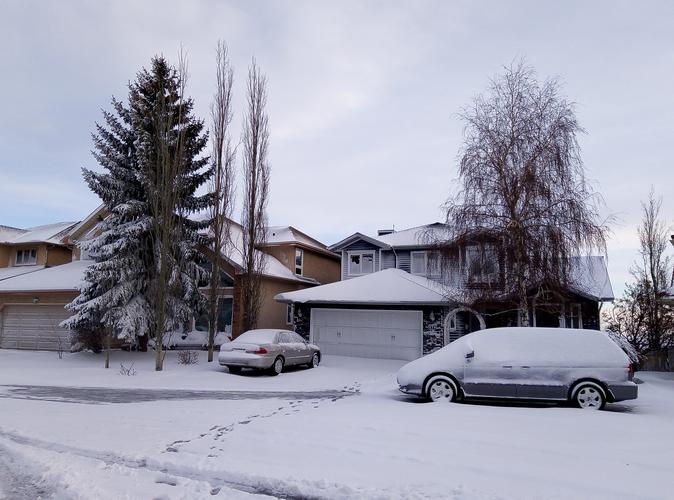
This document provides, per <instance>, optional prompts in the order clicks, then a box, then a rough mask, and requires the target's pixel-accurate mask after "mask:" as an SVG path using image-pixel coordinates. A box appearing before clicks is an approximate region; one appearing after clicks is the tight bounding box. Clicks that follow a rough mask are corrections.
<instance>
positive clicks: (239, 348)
mask: <svg viewBox="0 0 674 500" xmlns="http://www.w3.org/2000/svg"><path fill="white" fill-rule="evenodd" d="M218 362H219V363H220V364H221V365H222V366H226V367H227V368H228V369H229V371H230V372H231V373H238V372H240V371H241V368H254V369H257V370H268V371H269V373H270V374H272V375H278V374H279V373H281V372H282V371H283V368H284V367H285V366H295V365H307V366H308V367H309V368H314V367H316V366H318V364H319V363H320V362H321V351H320V349H319V348H318V346H317V345H314V344H309V343H308V342H307V341H306V340H304V339H303V338H302V337H301V336H300V335H298V334H297V333H295V332H291V331H288V330H273V329H266V330H248V331H247V332H244V333H242V334H241V335H239V336H238V337H237V338H235V339H234V340H233V341H231V342H229V343H227V344H223V345H222V346H221V347H220V354H219V355H218Z"/></svg>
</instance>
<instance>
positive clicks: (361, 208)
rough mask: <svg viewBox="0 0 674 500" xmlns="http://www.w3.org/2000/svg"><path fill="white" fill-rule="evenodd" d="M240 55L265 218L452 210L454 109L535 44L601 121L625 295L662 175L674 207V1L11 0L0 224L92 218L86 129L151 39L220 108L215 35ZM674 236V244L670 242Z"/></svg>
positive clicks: (322, 221)
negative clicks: (250, 79) (265, 135)
mask: <svg viewBox="0 0 674 500" xmlns="http://www.w3.org/2000/svg"><path fill="white" fill-rule="evenodd" d="M219 38H222V39H224V40H225V41H226V42H227V44H228V45H229V49H230V54H231V57H232V61H233V64H234V66H235V70H236V76H235V78H236V97H235V101H236V103H235V113H236V114H235V118H234V122H235V125H236V128H237V129H238V128H239V125H240V123H241V120H242V112H243V102H244V95H243V82H244V80H245V75H246V71H247V67H248V65H249V63H250V60H251V57H253V56H255V57H256V58H257V61H258V63H259V65H260V66H261V68H262V70H263V72H264V73H266V75H267V77H268V79H269V106H268V109H269V115H270V126H271V139H270V158H271V164H272V180H271V200H270V203H269V218H270V222H271V223H272V224H279V225H281V224H283V225H286V224H287V225H293V226H295V227H297V228H299V229H301V230H304V231H305V232H307V233H309V234H310V235H312V236H314V237H316V238H318V239H320V240H322V241H323V242H325V243H327V244H330V243H334V242H335V241H337V240H339V239H341V238H343V237H345V236H347V235H348V234H351V233H353V232H355V231H360V232H364V233H375V232H376V230H377V229H378V228H385V227H391V226H393V225H395V227H396V228H398V229H402V228H406V227H410V226H415V225H420V224H424V223H428V222H433V221H436V220H441V219H442V217H443V215H442V211H441V205H442V203H443V202H444V201H445V199H446V197H447V194H448V192H449V190H450V187H451V185H452V183H453V182H455V181H456V172H457V155H458V151H459V148H460V145H461V140H462V124H461V121H460V120H459V119H458V117H457V113H458V112H459V111H460V110H461V108H462V107H463V106H465V105H467V104H468V103H469V102H470V100H471V98H472V97H473V96H474V95H476V94H478V93H480V92H483V91H484V90H485V89H486V87H487V85H488V80H489V78H490V77H491V76H493V75H494V74H496V73H498V72H500V71H501V70H502V67H503V65H506V64H509V63H510V62H511V61H513V60H514V59H516V58H520V57H526V59H527V61H528V63H529V64H530V65H532V66H533V67H534V68H535V69H536V70H537V72H538V75H539V77H541V78H545V77H549V76H558V77H560V78H561V79H562V80H563V82H564V90H565V92H566V94H567V96H568V97H569V99H570V100H572V101H575V102H576V103H577V114H578V117H579V120H580V122H581V124H582V125H583V127H584V128H585V129H586V130H587V134H586V135H584V136H582V137H581V138H580V141H581V145H582V148H583V157H584V161H585V164H586V168H587V174H588V177H589V178H590V179H592V181H593V183H594V187H595V188H596V189H597V190H598V191H599V192H601V193H602V195H603V197H604V199H605V202H606V212H607V213H612V214H615V215H617V216H618V218H619V224H617V225H615V226H614V228H613V229H614V234H613V236H612V239H611V242H610V247H609V268H610V271H611V277H612V280H613V284H614V288H615V291H616V294H617V293H619V292H621V291H622V288H623V285H624V281H625V280H626V279H627V278H628V275H627V268H628V267H629V266H630V264H631V262H632V261H633V260H634V259H635V258H636V248H637V241H636V235H635V230H636V225H637V223H638V221H639V216H640V213H639V211H640V201H641V200H643V199H645V198H646V197H647V195H648V192H649V190H650V188H651V185H653V186H654V188H655V190H656V192H658V193H659V194H663V195H664V194H668V196H669V197H668V198H665V200H664V211H665V215H666V216H667V217H668V219H669V221H672V220H674V194H673V189H672V187H673V186H674V159H673V158H672V148H673V146H674V133H673V132H674V125H673V121H672V120H673V118H674V87H673V85H672V82H673V81H674V2H671V1H662V2H617V1H610V2H608V1H607V2H586V1H579V2H554V3H553V2H539V1H531V2H525V1H519V2H515V1H510V2H505V1H493V2H472V1H465V2H456V1H452V2H450V1H441V2H430V1H415V2H411V1H410V2H392V1H382V2H376V1H370V2H367V1H359V2H355V1H354V2H349V1H339V2H338V1H334V2H319V1H308V2H302V1H292V2H281V1H264V2H263V1H239V2H223V1H215V0H213V1H202V2H197V1H194V2H178V1H175V2H169V1H161V2H141V1H132V2H131V1H129V2H126V1H118V0H115V1H99V2H74V1H59V2H47V1H44V2H32V1H27V0H16V1H12V0H9V1H4V2H3V3H2V15H1V16H0V63H1V65H0V67H1V68H2V73H3V77H2V78H0V95H1V96H2V113H1V114H0V116H2V120H1V121H0V173H1V174H2V175H1V176H0V224H5V225H11V226H18V227H29V226H35V225H40V224H45V223H49V222H56V221H63V220H80V219H82V218H83V217H85V216H86V215H87V214H88V213H89V212H90V211H91V210H93V209H94V208H95V207H96V206H97V205H98V203H99V202H98V200H97V198H96V197H95V196H94V195H93V194H92V193H91V192H89V190H88V188H87V186H86V185H85V184H84V182H83V181H82V178H81V175H80V169H81V167H87V168H98V167H97V165H96V163H95V162H94V160H93V158H92V157H91V154H90V150H91V138H90V134H91V131H92V129H93V126H94V122H96V121H100V120H101V109H102V108H104V109H109V108H110V105H109V102H110V97H111V96H113V95H114V96H117V97H119V98H125V97H126V92H127V90H126V84H127V82H128V81H129V80H132V79H133V78H134V76H135V74H136V72H137V71H138V70H139V68H141V67H142V66H143V65H148V63H149V60H150V58H151V57H152V56H153V55H154V54H158V53H163V54H164V55H166V56H167V57H168V58H169V59H171V60H173V61H175V59H176V54H177V52H178V49H179V47H180V45H181V44H182V46H183V47H184V48H185V50H186V52H187V54H188V57H189V70H190V81H189V83H188V93H189V94H190V95H191V96H192V97H193V98H194V99H195V101H196V112H197V114H199V115H200V116H202V117H203V118H206V119H207V118H208V106H209V103H210V99H211V94H212V91H213V84H214V73H215V68H214V49H215V44H216V42H217V40H218V39H219ZM672 250H673V253H674V249H672Z"/></svg>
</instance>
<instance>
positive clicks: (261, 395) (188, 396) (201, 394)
mask: <svg viewBox="0 0 674 500" xmlns="http://www.w3.org/2000/svg"><path fill="white" fill-rule="evenodd" d="M354 394H358V391H357V390H354V391H344V390H340V391H337V390H334V391H329V390H324V391H197V390H188V389H179V390H174V389H119V388H110V387H60V386H46V385H0V398H11V399H30V400H38V401H54V402H62V403H83V404H109V403H146V402H150V401H180V400H259V399H289V400H295V401H297V400H312V401H313V400H315V401H320V400H326V399H327V400H332V401H337V400H338V399H341V398H344V397H347V396H352V395H354Z"/></svg>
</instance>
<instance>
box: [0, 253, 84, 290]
mask: <svg viewBox="0 0 674 500" xmlns="http://www.w3.org/2000/svg"><path fill="white" fill-rule="evenodd" d="M91 264H92V261H90V260H76V261H73V262H69V263H68V264H63V265H60V266H54V267H47V268H44V269H41V270H37V271H35V272H31V273H27V274H21V275H19V276H15V277H13V278H8V279H5V280H2V281H0V292H47V291H49V292H52V291H54V292H59V291H77V290H78V288H79V286H80V284H81V283H82V280H83V279H84V271H85V270H86V268H87V267H89V265H91Z"/></svg>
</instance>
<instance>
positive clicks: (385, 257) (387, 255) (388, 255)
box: [381, 250, 396, 270]
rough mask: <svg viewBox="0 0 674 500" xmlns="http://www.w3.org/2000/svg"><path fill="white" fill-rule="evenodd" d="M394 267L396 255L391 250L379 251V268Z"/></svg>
mask: <svg viewBox="0 0 674 500" xmlns="http://www.w3.org/2000/svg"><path fill="white" fill-rule="evenodd" d="M395 267H396V255H395V253H393V252H392V251H391V250H382V252H381V268H382V270H383V269H394V268H395Z"/></svg>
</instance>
